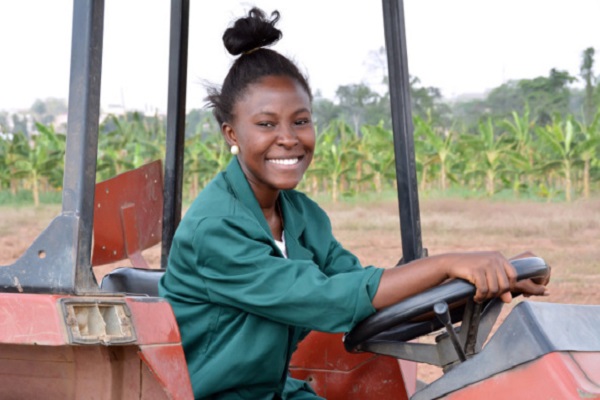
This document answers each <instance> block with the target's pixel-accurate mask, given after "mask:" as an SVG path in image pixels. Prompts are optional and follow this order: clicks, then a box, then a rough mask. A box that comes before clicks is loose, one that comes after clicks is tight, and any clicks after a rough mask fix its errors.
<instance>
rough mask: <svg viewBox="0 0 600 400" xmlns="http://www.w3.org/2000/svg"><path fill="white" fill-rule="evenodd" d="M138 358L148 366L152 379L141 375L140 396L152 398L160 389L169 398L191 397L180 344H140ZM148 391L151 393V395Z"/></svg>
mask: <svg viewBox="0 0 600 400" xmlns="http://www.w3.org/2000/svg"><path fill="white" fill-rule="evenodd" d="M140 350H141V352H140V358H141V359H142V360H143V361H144V364H145V366H147V367H148V369H149V372H151V376H152V377H153V379H148V377H146V376H144V375H143V376H142V398H143V399H154V398H157V399H158V398H162V397H158V393H159V392H160V390H159V389H158V388H159V387H160V388H162V391H164V392H165V393H168V394H169V397H168V398H169V399H171V400H188V399H193V398H194V395H193V392H192V384H191V382H190V378H189V374H188V369H187V364H186V362H185V355H184V353H183V348H182V347H181V345H162V346H140ZM149 393H153V394H154V395H153V396H156V397H151V396H150V395H149Z"/></svg>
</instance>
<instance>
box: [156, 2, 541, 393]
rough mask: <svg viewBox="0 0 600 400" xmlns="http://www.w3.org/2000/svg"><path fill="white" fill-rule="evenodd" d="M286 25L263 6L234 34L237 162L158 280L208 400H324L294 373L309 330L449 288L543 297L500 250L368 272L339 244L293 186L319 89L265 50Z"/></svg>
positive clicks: (200, 208)
mask: <svg viewBox="0 0 600 400" xmlns="http://www.w3.org/2000/svg"><path fill="white" fill-rule="evenodd" d="M278 19H279V14H278V13H277V12H274V13H273V14H272V19H271V20H269V19H268V18H267V17H266V16H265V14H264V13H263V12H262V11H261V10H259V9H256V8H254V9H252V10H251V11H250V12H249V14H248V16H247V17H245V18H241V19H239V20H237V21H236V22H235V24H234V25H233V27H231V28H229V29H227V31H226V32H225V34H224V36H223V41H224V43H225V47H226V48H227V50H228V51H229V52H230V53H231V54H233V55H240V56H239V58H238V59H237V60H236V61H235V63H234V64H233V65H232V67H231V69H230V71H229V73H228V75H227V77H226V78H225V81H224V83H223V86H222V88H221V90H220V91H218V90H213V91H212V92H211V93H210V95H209V97H208V99H209V101H210V104H211V106H212V107H213V112H214V115H215V117H216V119H217V121H218V122H219V124H220V126H221V130H222V133H223V136H224V138H225V140H226V141H227V143H228V144H229V145H230V147H231V152H232V153H233V154H234V155H235V157H234V158H233V160H232V161H231V163H230V164H229V166H228V167H227V169H226V170H225V171H223V172H221V173H220V174H219V175H218V176H217V177H216V178H215V179H214V180H213V181H212V182H211V183H210V184H209V185H208V186H207V187H206V188H205V189H204V190H203V191H202V193H200V195H199V196H198V198H197V199H196V200H195V202H194V203H193V204H192V206H191V207H190V208H189V210H188V211H187V213H186V215H185V217H184V218H183V220H182V221H181V224H180V226H179V228H178V230H177V232H176V235H175V238H174V241H173V247H172V249H171V253H170V258H169V266H168V269H167V273H166V274H165V276H164V278H163V280H162V282H161V285H160V293H161V294H162V295H163V296H164V297H165V298H167V299H168V301H169V302H170V303H171V305H172V307H173V310H174V313H175V316H176V317H177V321H178V324H179V328H180V331H181V336H182V343H183V347H184V350H185V353H186V358H187V362H188V368H189V372H190V378H191V381H192V386H193V390H194V395H195V397H196V398H228V399H229V398H232V399H273V398H284V399H285V398H289V399H291V398H293V399H299V398H317V396H316V395H315V394H314V392H312V390H311V389H310V387H308V385H307V384H305V383H304V382H301V381H297V380H294V379H292V378H291V377H289V376H288V363H289V360H290V357H291V355H292V353H293V351H294V350H295V348H296V345H297V343H298V341H299V340H301V339H302V338H303V337H304V336H305V335H306V334H307V333H308V332H309V331H310V330H311V329H315V330H320V331H328V332H344V331H348V330H350V329H351V328H352V327H353V326H354V325H355V324H356V323H357V322H359V321H361V320H362V319H364V318H366V317H367V316H369V315H371V314H372V313H374V312H375V311H376V310H377V309H380V308H382V307H386V306H388V305H391V304H394V303H396V302H398V301H400V300H402V299H404V298H406V297H409V296H411V295H413V294H416V293H418V292H420V291H423V290H425V289H428V288H430V287H433V286H435V285H438V284H439V283H441V282H443V281H444V280H446V279H453V278H462V279H465V280H468V281H469V282H472V283H473V284H474V285H476V287H477V293H476V295H475V299H476V300H477V301H483V300H485V299H488V298H491V297H494V296H502V298H503V300H505V301H510V292H509V290H520V291H523V292H525V293H528V294H544V292H545V288H544V286H543V285H540V284H538V283H535V282H532V281H526V282H521V283H519V284H518V285H517V284H516V283H515V272H514V270H513V268H512V266H511V265H510V263H509V262H508V261H507V260H506V259H505V258H504V257H503V256H502V255H501V254H500V253H496V252H483V253H457V254H448V255H440V256H433V257H429V258H426V259H422V260H418V261H414V262H412V263H410V264H407V265H406V266H405V267H403V268H393V269H381V268H375V267H366V268H363V267H362V266H361V265H360V263H359V261H358V259H357V258H356V257H355V256H354V255H352V254H351V253H350V252H348V251H346V250H345V249H344V248H343V247H342V246H341V245H340V244H339V243H338V242H337V241H336V240H335V238H334V237H333V236H332V232H331V226H330V223H329V220H328V218H327V216H326V215H325V213H324V211H323V210H321V209H320V208H319V207H318V206H317V205H316V204H315V203H314V202H312V201H311V200H309V199H308V198H307V197H306V196H305V195H303V194H301V193H299V192H297V191H295V190H293V189H294V188H295V187H296V186H297V185H298V183H299V182H300V180H301V179H302V177H303V175H304V172H305V171H306V169H307V168H308V166H309V164H310V162H311V159H312V156H313V152H314V147H315V131H314V127H313V124H312V120H311V118H312V116H311V101H312V97H311V90H310V87H309V85H308V82H307V81H306V79H305V78H304V76H303V75H302V74H301V73H300V72H299V71H298V69H297V67H296V66H295V65H294V64H293V63H292V62H291V61H290V60H288V59H287V58H285V57H283V56H282V55H280V54H279V53H277V52H275V51H273V50H270V49H267V48H265V47H266V46H268V45H271V44H273V43H275V42H276V41H277V40H279V38H280V37H281V32H280V31H279V30H278V29H276V28H275V24H276V22H277V20H278Z"/></svg>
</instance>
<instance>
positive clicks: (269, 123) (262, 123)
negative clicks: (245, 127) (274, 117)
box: [257, 121, 275, 128]
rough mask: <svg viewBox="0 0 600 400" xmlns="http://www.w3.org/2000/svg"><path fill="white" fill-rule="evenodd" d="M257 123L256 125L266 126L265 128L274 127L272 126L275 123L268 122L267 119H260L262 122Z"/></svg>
mask: <svg viewBox="0 0 600 400" xmlns="http://www.w3.org/2000/svg"><path fill="white" fill-rule="evenodd" d="M257 125H258V126H264V127H266V128H272V127H274V126H275V124H274V123H272V122H268V121H262V122H259V123H258V124H257Z"/></svg>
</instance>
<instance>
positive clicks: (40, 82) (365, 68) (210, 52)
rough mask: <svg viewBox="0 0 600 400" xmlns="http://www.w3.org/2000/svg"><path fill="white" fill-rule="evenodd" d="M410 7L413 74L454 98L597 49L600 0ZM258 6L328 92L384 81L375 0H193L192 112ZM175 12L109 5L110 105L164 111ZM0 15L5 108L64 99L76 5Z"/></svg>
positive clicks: (164, 0) (432, 1)
mask: <svg viewBox="0 0 600 400" xmlns="http://www.w3.org/2000/svg"><path fill="white" fill-rule="evenodd" d="M404 3H405V4H404V6H405V14H406V31H407V41H408V53H409V54H408V56H409V72H410V74H411V75H413V76H417V77H419V79H420V80H421V82H422V84H423V85H426V86H436V87H439V88H440V89H441V90H442V93H443V95H444V96H445V97H453V96H456V95H459V94H462V93H482V92H484V91H485V90H488V89H490V88H493V87H496V86H498V85H500V84H501V83H503V82H506V81H507V80H510V79H522V78H534V77H536V76H547V75H548V72H549V70H550V69H551V68H553V67H554V68H558V69H562V70H567V71H569V72H570V73H571V74H572V75H578V74H579V65H580V63H581V53H582V52H583V50H584V49H585V48H587V47H594V48H595V49H596V50H597V51H600V23H598V16H600V0H568V1H567V0H405V2H404ZM252 5H257V6H259V7H261V8H263V9H264V10H266V11H268V12H270V11H272V10H274V9H278V10H279V11H280V12H281V21H280V23H279V25H278V26H279V27H280V28H281V30H282V31H283V34H284V36H283V39H282V40H281V41H280V42H279V43H278V44H277V45H276V46H275V47H274V49H275V50H278V51H280V52H282V53H283V54H284V55H287V56H289V57H291V58H292V59H294V60H296V62H297V63H298V64H299V66H300V67H301V68H302V70H303V71H305V73H307V75H308V76H309V79H310V82H311V84H312V86H313V89H315V90H317V89H319V90H321V92H322V93H323V95H325V96H326V97H330V98H333V96H334V93H335V89H336V88H337V87H338V86H340V85H344V84H351V83H360V82H365V83H369V84H374V83H377V82H378V81H379V80H380V78H381V71H378V70H377V69H376V68H374V66H375V65H377V63H374V62H372V61H369V60H373V57H372V56H371V52H373V51H375V50H377V49H378V48H380V47H381V46H383V44H384V39H383V26H382V16H381V13H382V11H381V4H380V2H379V1H377V0H303V1H291V0H287V1H282V0H256V1H255V2H240V1H234V0H213V1H207V0H191V17H190V42H189V52H190V55H189V67H188V73H189V77H188V85H189V86H188V108H198V107H201V106H202V105H203V101H202V98H203V97H204V95H205V91H204V86H203V82H204V81H208V82H216V83H219V82H221V81H222V79H223V78H224V76H225V73H226V71H227V69H228V67H229V65H230V64H231V62H232V60H233V58H232V57H231V56H229V55H228V54H227V52H226V51H225V49H224V48H223V46H222V42H221V36H222V34H223V31H224V29H225V28H226V27H227V26H228V24H229V22H230V21H231V20H232V19H234V18H236V17H238V16H240V15H242V14H244V12H245V11H247V10H248V9H249V8H250V7H251V6H252ZM169 7H170V2H169V1H168V0H106V8H105V17H106V19H105V28H104V29H105V39H104V56H103V76H102V99H101V103H102V106H103V107H104V108H106V107H107V106H108V105H109V104H118V105H121V104H122V105H124V106H125V107H126V108H127V109H146V110H153V109H159V110H164V109H166V91H167V64H168V36H169V35H168V29H169V27H168V22H169ZM0 16H2V22H1V23H0V54H1V56H0V60H1V61H0V109H20V108H21V109H22V108H29V107H30V106H31V104H33V102H34V101H35V99H37V98H42V99H43V98H47V97H58V98H65V99H66V98H67V95H68V82H69V64H70V46H71V44H70V41H71V23H72V1H71V0H19V1H8V0H0ZM598 57H599V56H597V57H596V58H598ZM597 65H598V64H597ZM596 71H597V72H596V73H597V74H598V71H600V67H597V68H596Z"/></svg>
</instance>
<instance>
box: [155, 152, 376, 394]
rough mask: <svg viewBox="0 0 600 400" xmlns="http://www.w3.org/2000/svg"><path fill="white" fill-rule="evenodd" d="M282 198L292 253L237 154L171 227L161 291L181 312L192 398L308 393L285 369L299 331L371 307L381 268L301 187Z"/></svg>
mask: <svg viewBox="0 0 600 400" xmlns="http://www.w3.org/2000/svg"><path fill="white" fill-rule="evenodd" d="M279 202H280V205H281V209H282V212H283V221H284V235H285V242H286V246H287V254H288V257H289V258H288V259H286V258H284V257H283V255H282V253H281V251H280V250H279V248H278V247H277V245H276V244H275V242H274V239H273V236H272V234H271V230H270V229H269V226H268V224H267V221H266V220H265V218H264V215H263V213H262V211H261V209H260V206H259V204H258V202H257V200H256V198H255V197H254V193H253V192H252V189H251V188H250V185H249V184H248V181H247V180H246V177H245V176H244V173H243V172H242V170H241V168H240V165H239V163H238V161H237V158H234V159H233V160H232V162H231V163H230V164H229V166H228V167H227V169H226V170H225V171H224V172H221V173H220V174H219V175H217V177H216V178H215V179H214V180H213V181H212V182H211V183H210V184H209V185H208V186H207V187H206V188H205V189H204V190H203V191H202V192H201V193H200V194H199V195H198V197H197V199H196V200H195V201H194V203H193V204H192V205H191V207H190V208H189V210H188V211H187V212H186V214H185V217H184V218H183V219H182V221H181V223H180V225H179V227H178V229H177V232H176V234H175V237H174V239H173V246H172V248H171V252H170V256H169V265H168V268H167V272H166V273H165V275H164V277H163V279H162V281H161V283H160V286H159V291H160V294H161V296H163V297H165V298H166V299H167V300H168V301H169V303H170V304H171V306H172V307H173V311H174V313H175V316H176V318H177V322H178V324H179V329H180V332H181V338H182V343H183V348H184V351H185V354H186V359H187V363H188V370H189V373H190V379H191V382H192V387H193V391H194V396H195V397H196V398H197V399H200V398H210V399H213V398H219V399H269V400H271V399H273V398H278V397H281V398H283V399H287V398H290V399H292V398H297V397H298V396H299V395H300V394H301V393H305V394H306V395H308V394H309V393H312V391H311V389H310V388H309V387H308V385H307V384H305V383H304V382H302V381H298V380H295V379H292V378H291V377H289V375H288V364H289V361H290V357H291V355H292V353H293V351H294V350H295V349H296V346H297V343H298V341H299V340H301V339H302V338H303V337H304V336H306V334H307V333H308V332H309V331H310V330H311V329H314V330H319V331H325V332H345V331H348V330H350V329H351V328H352V327H353V326H354V325H355V324H356V323H358V322H359V321H361V320H362V319H364V318H366V317H367V316H369V315H370V314H372V313H373V312H375V309H374V308H373V306H372V304H371V300H372V298H373V296H374V295H375V292H376V291H377V287H378V285H379V280H380V279H381V274H382V272H383V269H380V268H375V267H366V268H363V267H362V266H361V265H360V263H359V261H358V259H357V258H356V257H355V256H354V255H353V254H351V253H350V252H348V251H347V250H345V249H344V248H342V246H341V245H340V244H339V243H338V242H337V241H336V240H335V238H334V237H333V235H332V232H331V225H330V222H329V219H328V218H327V216H326V214H325V212H324V211H323V210H322V209H321V208H319V206H318V205H317V204H316V203H314V202H313V201H311V200H310V199H308V198H307V197H306V196H305V195H303V194H301V193H299V192H297V191H294V190H290V191H282V192H280V196H279Z"/></svg>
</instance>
